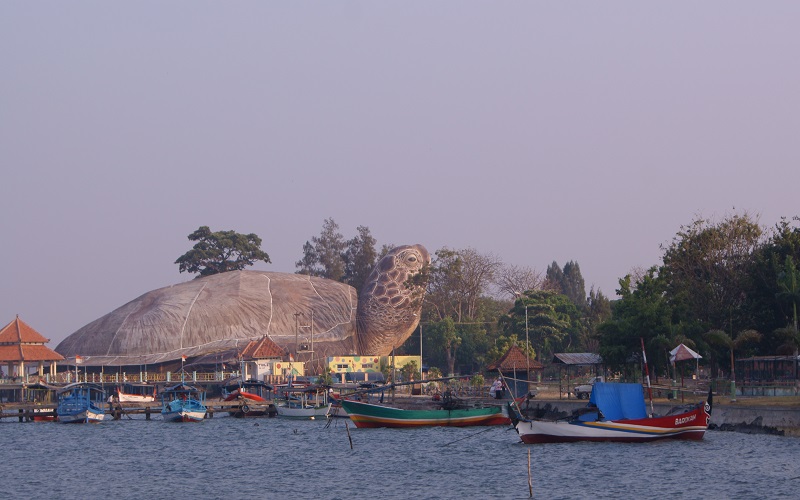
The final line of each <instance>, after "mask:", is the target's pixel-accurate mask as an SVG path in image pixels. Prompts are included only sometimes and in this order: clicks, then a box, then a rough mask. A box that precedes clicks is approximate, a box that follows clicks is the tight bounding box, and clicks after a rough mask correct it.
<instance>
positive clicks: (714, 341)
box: [703, 330, 762, 396]
mask: <svg viewBox="0 0 800 500" xmlns="http://www.w3.org/2000/svg"><path fill="white" fill-rule="evenodd" d="M703 337H704V338H705V340H706V342H708V343H709V345H711V346H712V347H722V348H725V349H727V350H729V351H730V373H731V381H734V380H736V364H735V361H734V357H733V354H734V351H738V350H740V349H743V348H745V347H746V346H748V345H750V346H752V345H754V344H757V343H759V342H761V339H762V335H761V334H760V333H758V332H757V331H755V330H744V331H742V332H739V334H738V335H737V336H736V338H731V336H730V335H728V334H727V333H725V332H724V331H722V330H709V331H708V332H706V333H705V334H704V335H703ZM731 395H732V396H735V394H731Z"/></svg>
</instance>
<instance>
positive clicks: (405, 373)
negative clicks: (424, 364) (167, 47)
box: [400, 359, 419, 382]
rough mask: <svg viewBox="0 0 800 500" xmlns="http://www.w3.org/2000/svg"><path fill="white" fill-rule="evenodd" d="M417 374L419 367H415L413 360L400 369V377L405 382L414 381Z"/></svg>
mask: <svg viewBox="0 0 800 500" xmlns="http://www.w3.org/2000/svg"><path fill="white" fill-rule="evenodd" d="M417 373H419V366H417V362H416V361H415V360H413V359H412V360H411V361H409V362H408V363H406V364H404V365H403V367H402V368H400V375H401V376H402V377H403V381H405V382H410V381H412V380H414V378H415V376H416V374H417Z"/></svg>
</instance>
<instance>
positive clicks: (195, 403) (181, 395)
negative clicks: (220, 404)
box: [161, 383, 206, 422]
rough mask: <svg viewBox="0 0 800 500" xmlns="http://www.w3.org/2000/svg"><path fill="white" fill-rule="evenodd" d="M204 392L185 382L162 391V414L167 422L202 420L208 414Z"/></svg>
mask: <svg viewBox="0 0 800 500" xmlns="http://www.w3.org/2000/svg"><path fill="white" fill-rule="evenodd" d="M204 394H205V393H203V392H202V391H200V390H198V389H197V388H196V387H192V386H189V385H184V384H183V383H180V384H178V385H175V386H172V387H168V388H166V389H164V392H162V393H161V416H162V417H163V418H164V421H166V422H202V421H203V419H204V418H205V416H206V406H205V404H203V401H204V399H205V395H204Z"/></svg>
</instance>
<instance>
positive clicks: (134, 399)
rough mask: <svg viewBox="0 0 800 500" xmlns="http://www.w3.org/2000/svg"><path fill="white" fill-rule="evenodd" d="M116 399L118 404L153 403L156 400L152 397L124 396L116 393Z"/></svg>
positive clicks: (121, 393) (122, 393)
mask: <svg viewBox="0 0 800 500" xmlns="http://www.w3.org/2000/svg"><path fill="white" fill-rule="evenodd" d="M117 398H118V399H119V402H120V403H153V402H155V400H156V398H155V397H154V396H142V395H139V394H125V393H124V392H118V393H117Z"/></svg>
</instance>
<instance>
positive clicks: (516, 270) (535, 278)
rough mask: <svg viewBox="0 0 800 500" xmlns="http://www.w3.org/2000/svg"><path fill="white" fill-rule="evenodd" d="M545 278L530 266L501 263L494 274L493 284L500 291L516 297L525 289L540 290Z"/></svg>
mask: <svg viewBox="0 0 800 500" xmlns="http://www.w3.org/2000/svg"><path fill="white" fill-rule="evenodd" d="M544 282H545V279H544V277H543V276H542V273H541V272H538V271H536V270H535V269H532V268H530V267H518V266H512V265H503V266H500V268H499V269H498V270H497V273H496V274H495V279H494V284H495V286H497V288H498V289H499V290H500V292H501V293H503V294H506V295H508V296H509V297H512V298H514V297H516V296H517V294H520V293H522V292H524V291H525V290H541V289H543V288H544Z"/></svg>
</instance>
